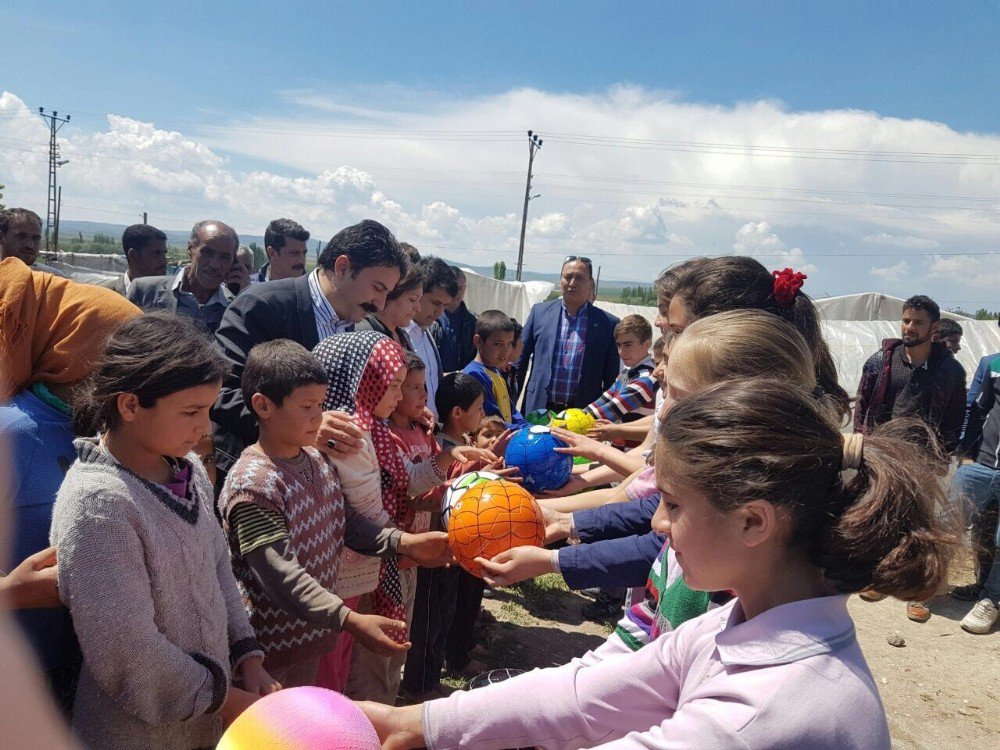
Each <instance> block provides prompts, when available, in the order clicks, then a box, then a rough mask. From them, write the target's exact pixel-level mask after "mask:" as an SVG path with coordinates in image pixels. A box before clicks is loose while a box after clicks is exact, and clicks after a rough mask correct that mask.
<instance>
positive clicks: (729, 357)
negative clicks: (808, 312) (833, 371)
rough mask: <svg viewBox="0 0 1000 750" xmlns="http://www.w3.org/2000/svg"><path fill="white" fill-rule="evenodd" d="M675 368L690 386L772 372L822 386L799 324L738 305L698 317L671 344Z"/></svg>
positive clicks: (805, 386)
mask: <svg viewBox="0 0 1000 750" xmlns="http://www.w3.org/2000/svg"><path fill="white" fill-rule="evenodd" d="M670 364H671V368H672V369H673V371H674V373H675V374H676V375H677V376H679V379H680V380H681V381H682V382H683V384H684V385H685V386H686V387H687V388H688V389H689V390H700V389H702V388H706V387H708V386H710V385H713V384H714V383H719V382H722V381H723V380H734V379H745V378H754V377H770V378H777V379H779V380H783V381H785V382H788V383H791V384H793V385H795V386H796V387H798V388H801V389H804V390H805V391H807V392H808V391H813V390H815V389H816V370H815V368H814V366H813V355H812V352H811V351H810V349H809V345H808V344H807V343H806V340H805V338H803V336H802V334H801V333H799V332H798V331H797V330H796V329H795V326H793V325H792V324H791V323H788V322H786V321H784V320H782V319H781V318H779V317H778V316H777V315H773V314H771V313H769V312H764V311H763V310H734V311H732V312H723V313H718V314H717V315H709V316H708V317H705V318H701V319H700V320H696V321H695V322H694V323H692V324H691V325H689V326H688V327H687V328H685V329H684V335H683V336H678V337H676V338H675V339H674V340H673V342H672V344H671V348H670Z"/></svg>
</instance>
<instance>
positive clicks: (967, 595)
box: [951, 583, 982, 602]
mask: <svg viewBox="0 0 1000 750" xmlns="http://www.w3.org/2000/svg"><path fill="white" fill-rule="evenodd" d="M980 591H982V588H981V587H980V585H979V584H978V583H967V584H965V585H964V586H956V587H955V588H953V589H952V590H951V595H952V596H953V597H955V598H956V599H958V600H959V601H960V602H978V601H979V592H980Z"/></svg>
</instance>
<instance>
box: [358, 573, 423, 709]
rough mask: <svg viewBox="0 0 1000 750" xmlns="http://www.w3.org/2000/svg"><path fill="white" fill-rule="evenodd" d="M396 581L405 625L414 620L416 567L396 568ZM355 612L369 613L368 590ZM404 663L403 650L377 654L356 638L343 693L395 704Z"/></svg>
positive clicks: (404, 654) (404, 653)
mask: <svg viewBox="0 0 1000 750" xmlns="http://www.w3.org/2000/svg"><path fill="white" fill-rule="evenodd" d="M399 584H400V588H402V590H403V602H404V604H405V606H406V629H407V632H409V629H410V622H412V620H413V597H414V596H415V595H416V593H417V569H416V568H407V569H406V570H401V571H399ZM357 612H358V614H363V615H368V614H371V612H372V609H371V594H365V595H364V596H362V597H361V601H360V602H359V603H358V608H357ZM404 664H406V652H405V651H404V652H403V653H401V654H397V655H396V656H379V655H378V654H373V653H372V652H371V651H369V650H368V649H366V648H365V647H363V646H362V645H361V644H359V643H358V642H357V641H355V643H354V651H353V652H352V654H351V669H350V671H349V672H348V673H347V687H345V688H344V695H346V696H347V697H348V698H351V699H353V700H356V701H377V702H378V703H386V704H388V705H390V706H393V705H395V704H396V693H398V692H399V682H400V680H401V679H402V676H403V674H402V673H403V665H404Z"/></svg>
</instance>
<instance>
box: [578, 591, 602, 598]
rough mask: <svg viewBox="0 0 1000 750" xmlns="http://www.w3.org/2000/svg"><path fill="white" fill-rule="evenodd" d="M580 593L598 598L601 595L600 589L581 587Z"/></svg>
mask: <svg viewBox="0 0 1000 750" xmlns="http://www.w3.org/2000/svg"><path fill="white" fill-rule="evenodd" d="M579 593H581V594H583V595H584V596H589V597H590V598H591V599H596V598H597V597H599V596H600V595H601V590H600V589H580V591H579Z"/></svg>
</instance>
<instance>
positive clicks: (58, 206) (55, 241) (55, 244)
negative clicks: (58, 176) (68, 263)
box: [52, 185, 62, 252]
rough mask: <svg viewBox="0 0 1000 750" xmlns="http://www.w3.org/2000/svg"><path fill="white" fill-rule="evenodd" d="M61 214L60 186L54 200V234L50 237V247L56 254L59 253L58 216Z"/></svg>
mask: <svg viewBox="0 0 1000 750" xmlns="http://www.w3.org/2000/svg"><path fill="white" fill-rule="evenodd" d="M61 214H62V185H60V186H59V191H58V193H57V198H56V227H55V232H53V236H52V247H53V248H54V249H55V251H56V252H59V216H60V215H61Z"/></svg>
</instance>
